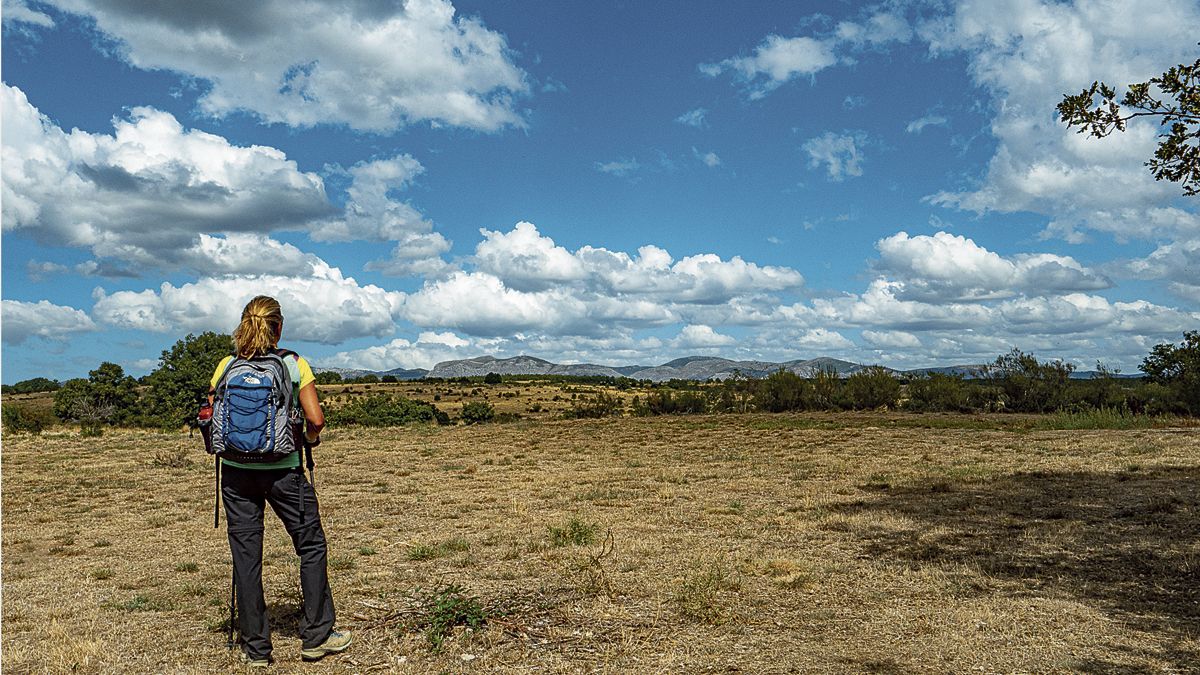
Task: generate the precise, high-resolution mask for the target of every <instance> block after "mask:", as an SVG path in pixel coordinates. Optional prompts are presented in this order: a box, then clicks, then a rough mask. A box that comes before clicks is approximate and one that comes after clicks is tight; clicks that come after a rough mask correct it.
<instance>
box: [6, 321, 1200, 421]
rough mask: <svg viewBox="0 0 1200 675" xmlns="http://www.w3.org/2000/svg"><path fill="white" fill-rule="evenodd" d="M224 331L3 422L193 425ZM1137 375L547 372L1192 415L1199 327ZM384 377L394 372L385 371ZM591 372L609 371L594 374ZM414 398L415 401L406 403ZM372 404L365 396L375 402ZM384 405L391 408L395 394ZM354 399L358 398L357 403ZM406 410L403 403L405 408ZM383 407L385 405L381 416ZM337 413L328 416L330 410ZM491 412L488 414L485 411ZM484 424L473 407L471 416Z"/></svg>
mask: <svg viewBox="0 0 1200 675" xmlns="http://www.w3.org/2000/svg"><path fill="white" fill-rule="evenodd" d="M231 345H232V343H231V338H230V336H229V335H225V334H218V333H213V332H205V333H201V334H200V335H192V334H189V335H187V336H186V337H184V338H183V339H181V340H179V341H177V342H176V343H175V344H174V345H172V346H171V347H170V348H169V349H166V350H163V352H162V355H161V356H160V358H159V364H158V367H157V368H155V370H154V371H153V372H151V373H150V374H149V375H147V376H145V377H143V378H141V379H140V380H139V379H135V378H133V377H131V376H129V375H126V374H125V372H124V370H123V369H122V368H121V366H119V365H117V364H115V363H109V362H104V363H101V364H100V365H99V366H98V367H97V368H96V369H95V370H92V371H90V372H89V373H88V377H87V378H74V379H70V380H67V381H65V382H61V383H59V382H57V381H54V380H51V379H48V378H44V377H38V378H32V379H28V380H23V381H21V382H18V383H16V384H14V385H11V386H10V385H5V386H4V389H3V393H4V394H19V393H35V392H47V391H53V392H54V406H53V417H52V418H46V417H44V416H43V417H38V416H37V415H36V414H35V413H34V412H32V411H30V410H27V409H26V408H24V407H22V406H19V405H14V404H12V403H9V404H6V405H4V406H3V412H4V417H3V423H4V426H5V428H6V429H9V430H21V429H26V430H30V431H36V430H40V429H41V428H42V427H44V426H47V425H49V424H53V423H55V422H59V421H61V422H77V423H79V424H80V427H81V430H82V431H83V432H84V433H86V434H92V435H98V434H99V433H101V432H102V429H103V427H105V426H137V427H149V428H159V429H165V430H170V429H180V428H182V427H184V426H190V425H193V424H194V423H195V415H196V410H197V407H198V406H199V404H200V402H201V401H202V400H203V399H204V398H205V396H207V393H208V388H209V381H210V379H211V377H212V368H213V364H215V363H217V362H218V361H219V360H220V359H221V358H223V357H225V356H227V355H229V354H230V353H231ZM1139 369H1140V370H1141V371H1142V372H1143V373H1144V377H1142V378H1140V379H1134V378H1118V377H1116V375H1117V374H1118V373H1116V372H1113V371H1109V370H1107V369H1106V368H1105V367H1104V366H1103V364H1100V363H1098V364H1097V376H1096V377H1093V378H1091V379H1087V380H1072V379H1071V373H1072V372H1074V370H1075V367H1074V366H1073V365H1072V364H1069V363H1064V362H1062V361H1058V360H1055V361H1040V360H1038V359H1037V358H1036V357H1035V356H1034V355H1032V354H1028V353H1025V352H1022V351H1021V350H1019V349H1013V350H1012V351H1011V352H1009V353H1007V354H1003V355H1001V356H999V357H997V358H996V360H995V361H993V362H992V363H990V364H988V365H987V366H985V367H984V368H983V369H982V371H981V372H980V373H979V376H978V377H976V378H971V379H968V378H965V377H963V376H962V375H959V374H946V373H938V372H932V373H928V374H926V375H923V376H918V377H911V378H908V379H907V380H901V379H898V378H897V377H896V375H895V373H894V372H893V371H890V370H888V369H886V368H884V367H882V366H870V367H867V368H864V369H862V370H860V371H858V372H856V373H853V374H851V375H850V376H849V377H845V378H843V377H841V376H839V375H838V374H837V373H836V372H834V371H832V370H826V371H820V372H818V373H816V374H815V375H814V376H813V377H808V378H805V377H801V376H799V375H797V374H795V373H793V372H791V371H787V370H782V369H781V370H779V371H777V372H775V373H773V374H771V375H770V376H768V377H765V378H761V379H756V378H749V377H744V376H736V377H733V378H729V379H727V380H723V381H719V382H707V383H703V382H699V381H671V382H667V383H652V382H649V381H637V380H631V379H629V378H597V377H586V376H585V377H582V378H572V377H569V376H557V378H556V380H557V381H561V382H576V383H583V384H611V385H613V386H615V387H616V388H618V389H625V390H628V389H631V388H636V389H639V390H645V392H646V393H645V394H644V396H643V395H642V394H641V393H639V394H638V395H636V396H635V397H634V398H633V400H632V404H631V405H630V406H629V408H628V410H627V411H626V408H625V405H624V403H623V402H622V399H621V398H619V397H617V396H615V395H610V394H605V393H603V392H601V393H600V394H598V395H597V396H596V397H594V398H590V399H588V398H585V399H580V400H577V401H575V402H574V404H573V406H572V408H571V409H569V410H568V411H567V413H566V416H567V417H603V416H608V415H613V414H624V413H625V412H628V413H629V414H633V415H662V414H687V413H719V412H752V411H756V412H788V411H810V410H876V409H884V408H886V409H904V410H908V411H912V412H1024V413H1047V412H1060V411H1066V412H1078V411H1086V410H1112V411H1116V412H1119V413H1121V414H1129V415H1166V414H1173V415H1193V416H1200V331H1187V332H1185V333H1184V334H1183V340H1182V342H1180V343H1179V344H1178V345H1175V344H1171V343H1164V344H1159V345H1156V346H1155V347H1154V348H1153V350H1152V351H1151V353H1150V354H1149V355H1148V356H1146V357H1145V358H1144V359H1143V360H1142V363H1141V365H1140V367H1139ZM387 379H388V378H387V376H385V377H383V378H380V377H377V376H366V377H363V378H353V379H351V380H344V379H342V378H341V377H340V376H338V375H337V374H336V373H320V374H318V375H317V381H318V383H321V384H332V383H337V382H340V383H343V384H349V383H352V382H354V381H357V382H364V383H370V382H386V381H387ZM392 379H394V378H392ZM457 379H462V380H465V381H466V382H475V381H478V382H481V383H483V384H485V385H492V384H498V383H500V382H504V381H508V380H514V379H522V378H521V377H520V376H500V375H497V374H495V373H490V374H488V375H487V376H486V377H483V378H457ZM598 380H613V382H600V381H598ZM414 403H415V402H414ZM373 405H374V404H373ZM392 405H393V406H394V405H400V404H399V403H396V402H395V401H393V403H392ZM422 405H428V406H430V407H431V409H432V410H431V411H429V414H428V415H426V414H424V413H422V415H419V416H415V417H413V416H409V415H401V416H399V417H396V416H395V415H392V414H391V413H388V415H387V417H388V419H405V420H409V419H412V420H418V421H419V420H424V419H425V418H426V417H429V418H430V419H433V420H436V421H438V422H440V423H446V420H444V419H442V417H444V413H443V414H441V415H439V414H438V412H440V411H436V408H434V407H433V406H432V405H431V404H422ZM360 407H363V406H360ZM409 407H411V406H409ZM371 410H390V408H387V407H386V406H384V407H376V408H371V407H370V406H366V407H363V410H357V409H355V414H354V415H345V416H344V417H345V418H346V419H345V422H347V423H355V424H369V423H371V420H370V419H369V418H370V417H371V415H372V414H373V413H371V412H370V411H371ZM380 414H383V413H380ZM334 417H336V414H335V415H334ZM489 419H490V417H489ZM464 421H466V422H472V421H483V419H481V418H479V417H478V416H475V415H473V419H471V420H467V419H465V418H464Z"/></svg>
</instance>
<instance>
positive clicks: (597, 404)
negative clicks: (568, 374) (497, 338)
mask: <svg viewBox="0 0 1200 675" xmlns="http://www.w3.org/2000/svg"><path fill="white" fill-rule="evenodd" d="M623 412H625V404H624V403H623V402H622V401H621V398H620V397H619V396H616V395H613V394H608V393H605V392H603V391H602V392H600V393H598V394H596V395H595V396H594V397H592V398H582V399H576V400H575V401H572V402H571V407H570V409H568V410H564V411H563V417H564V418H566V419H598V418H601V417H619V416H620V415H621V414H622V413H623Z"/></svg>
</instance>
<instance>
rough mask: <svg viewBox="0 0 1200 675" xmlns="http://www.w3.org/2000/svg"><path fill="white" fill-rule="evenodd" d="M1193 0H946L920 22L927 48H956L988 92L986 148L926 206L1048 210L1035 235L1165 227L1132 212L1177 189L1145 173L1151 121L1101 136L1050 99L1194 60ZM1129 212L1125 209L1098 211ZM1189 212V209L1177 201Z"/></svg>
mask: <svg viewBox="0 0 1200 675" xmlns="http://www.w3.org/2000/svg"><path fill="white" fill-rule="evenodd" d="M1197 25H1200V5H1197V4H1196V3H1195V2H1193V1H1192V0H1163V1H1162V2H1157V3H1155V4H1154V8H1153V11H1146V8H1145V7H1143V6H1141V5H1138V4H1136V3H1113V2H1107V1H1106V0H1074V1H1073V2H1033V1H1025V0H1020V1H1017V0H1012V1H1007V2H986V3H958V4H955V5H953V10H952V11H951V12H950V13H949V14H947V15H945V16H942V17H939V18H936V19H933V20H930V21H929V22H927V23H926V24H924V25H923V26H922V28H921V34H922V37H923V38H924V39H925V40H926V41H927V42H928V43H929V44H930V48H931V50H932V51H933V52H934V53H935V54H946V53H963V54H965V55H966V56H967V58H968V60H969V61H970V68H969V72H970V74H971V76H972V77H973V78H974V80H975V82H976V83H977V84H979V85H980V86H982V87H983V88H985V89H986V90H988V91H990V92H991V93H992V95H993V97H994V99H995V101H996V104H995V110H996V112H995V117H994V119H993V121H992V125H991V130H992V134H993V135H994V136H995V138H996V141H997V147H996V152H995V155H994V156H993V157H992V159H991V161H990V162H989V164H988V168H987V171H986V173H985V174H984V175H983V176H982V177H981V182H980V183H979V184H978V185H971V186H966V187H965V188H963V189H959V190H947V191H944V192H941V193H939V194H937V195H934V197H933V201H934V202H935V203H939V204H943V205H946V206H954V207H958V208H962V209H967V210H971V211H976V212H980V213H983V212H988V211H1002V212H1005V211H1033V212H1037V213H1041V214H1045V215H1048V216H1050V217H1051V218H1052V219H1053V221H1054V222H1053V224H1052V225H1051V227H1050V228H1048V230H1047V233H1048V234H1050V235H1052V236H1061V237H1063V238H1066V239H1068V240H1070V241H1079V240H1081V239H1082V235H1080V234H1078V233H1077V230H1079V229H1100V230H1105V231H1110V232H1113V233H1115V234H1118V235H1119V236H1122V237H1128V238H1143V237H1148V238H1152V237H1158V236H1163V235H1164V234H1167V232H1165V231H1164V230H1163V229H1161V228H1159V227H1154V226H1153V224H1152V223H1147V222H1146V221H1145V220H1144V219H1142V218H1140V217H1138V216H1140V215H1141V214H1142V213H1144V212H1145V211H1147V210H1150V209H1154V208H1162V207H1166V206H1169V205H1170V204H1171V203H1172V202H1173V201H1175V198H1176V196H1177V195H1178V194H1179V192H1178V186H1177V185H1174V184H1172V183H1170V182H1166V181H1164V182H1156V181H1155V180H1154V179H1153V177H1152V176H1151V175H1150V173H1149V171H1148V170H1147V169H1146V167H1144V166H1143V162H1145V161H1146V160H1147V159H1149V158H1150V157H1151V156H1152V155H1153V152H1154V148H1155V145H1156V143H1157V140H1158V139H1157V134H1158V132H1159V128H1158V125H1157V122H1156V121H1153V120H1141V119H1138V120H1132V121H1131V122H1130V124H1129V129H1128V131H1126V132H1125V133H1115V134H1113V135H1112V136H1110V137H1108V138H1105V139H1095V138H1091V137H1089V136H1088V135H1086V134H1077V133H1076V130H1074V129H1067V128H1066V126H1065V125H1064V124H1063V123H1062V122H1060V121H1059V120H1058V119H1057V116H1056V115H1055V114H1054V108H1053V106H1054V105H1055V104H1056V103H1057V102H1058V101H1060V100H1061V99H1062V95H1063V94H1064V93H1075V92H1078V91H1080V90H1081V89H1083V88H1084V87H1086V86H1087V85H1089V84H1090V83H1091V82H1092V81H1093V80H1097V79H1099V80H1104V81H1107V82H1108V83H1110V84H1113V85H1115V86H1118V87H1120V86H1123V85H1125V84H1126V83H1130V82H1140V81H1144V80H1146V79H1148V78H1150V77H1152V76H1155V75H1158V74H1159V73H1161V72H1162V71H1164V70H1165V69H1166V68H1167V67H1168V66H1170V65H1172V64H1176V63H1181V62H1190V61H1192V60H1193V59H1194V58H1195V45H1196V35H1195V34H1196V31H1195V26H1197ZM1121 211H1129V212H1130V214H1129V215H1130V216H1132V217H1129V218H1117V219H1113V218H1110V217H1107V216H1106V215H1105V214H1111V213H1114V212H1121ZM1188 211H1189V212H1191V213H1192V214H1193V216H1192V217H1193V218H1194V206H1193V207H1190V208H1188Z"/></svg>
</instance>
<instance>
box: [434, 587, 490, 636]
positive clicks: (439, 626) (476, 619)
mask: <svg viewBox="0 0 1200 675" xmlns="http://www.w3.org/2000/svg"><path fill="white" fill-rule="evenodd" d="M421 605H422V609H423V612H422V619H421V621H422V625H424V626H425V636H426V637H427V638H428V639H429V646H430V647H431V648H432V649H433V650H434V651H441V649H442V644H443V643H444V642H445V640H446V638H447V637H448V636H449V635H450V633H451V632H452V631H453V630H454V627H455V626H466V627H467V628H472V629H475V628H480V627H482V626H483V625H484V624H486V623H487V620H488V613H487V610H486V609H484V607H483V603H481V602H480V601H479V598H477V597H475V596H473V595H468V594H467V591H466V589H464V588H463V587H462V586H460V585H458V584H447V585H446V586H442V587H440V588H436V589H434V590H432V591H430V592H429V593H428V594H426V595H424V597H423V598H422V599H421Z"/></svg>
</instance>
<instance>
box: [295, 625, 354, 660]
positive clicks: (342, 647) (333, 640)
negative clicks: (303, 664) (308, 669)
mask: <svg viewBox="0 0 1200 675" xmlns="http://www.w3.org/2000/svg"><path fill="white" fill-rule="evenodd" d="M350 642H351V637H350V631H346V632H345V633H339V632H337V631H336V630H335V631H332V632H330V633H329V637H327V638H325V641H324V642H322V643H321V644H320V645H318V646H316V647H313V648H311V649H301V650H300V658H302V659H304V660H305V661H316V660H317V659H319V658H322V657H323V656H325V655H326V654H337V653H338V652H344V651H346V649H347V648H349V647H350Z"/></svg>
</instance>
